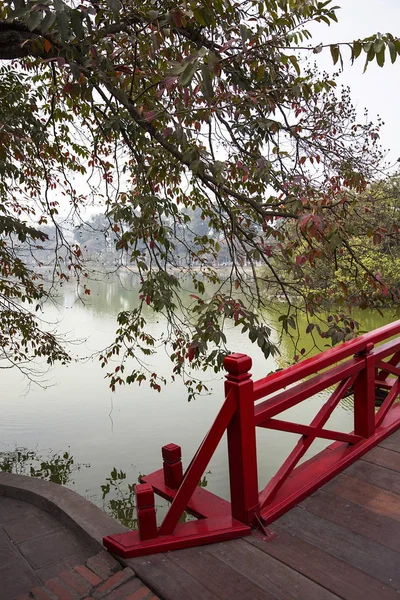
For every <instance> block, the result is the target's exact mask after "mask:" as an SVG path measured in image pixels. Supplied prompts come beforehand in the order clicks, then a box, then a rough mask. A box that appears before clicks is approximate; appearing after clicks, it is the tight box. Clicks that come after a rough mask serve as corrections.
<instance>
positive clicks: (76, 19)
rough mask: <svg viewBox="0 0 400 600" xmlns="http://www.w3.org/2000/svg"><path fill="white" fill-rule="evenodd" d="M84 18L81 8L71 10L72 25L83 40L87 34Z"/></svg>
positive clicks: (78, 36) (73, 29)
mask: <svg viewBox="0 0 400 600" xmlns="http://www.w3.org/2000/svg"><path fill="white" fill-rule="evenodd" d="M82 20H83V15H82V13H81V11H80V10H73V11H72V12H71V27H72V31H73V32H74V34H75V35H76V37H77V38H78V40H82V39H83V38H84V36H85V31H84V29H83V24H82Z"/></svg>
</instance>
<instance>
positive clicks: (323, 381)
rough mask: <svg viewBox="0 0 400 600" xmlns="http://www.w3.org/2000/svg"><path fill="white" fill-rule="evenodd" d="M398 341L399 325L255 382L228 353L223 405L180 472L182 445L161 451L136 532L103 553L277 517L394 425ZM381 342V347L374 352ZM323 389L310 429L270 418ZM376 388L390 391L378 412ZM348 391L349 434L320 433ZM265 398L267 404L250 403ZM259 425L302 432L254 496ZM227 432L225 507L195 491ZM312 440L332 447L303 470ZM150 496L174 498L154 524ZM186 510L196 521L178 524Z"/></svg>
mask: <svg viewBox="0 0 400 600" xmlns="http://www.w3.org/2000/svg"><path fill="white" fill-rule="evenodd" d="M399 334H400V320H399V321H396V322H395V323H391V324H390V325H385V326H384V327H380V328H379V329H377V330H375V331H372V332H370V333H367V334H364V335H361V336H360V337H358V338H356V339H354V340H351V341H349V342H345V343H343V344H340V345H339V346H337V347H335V348H331V349H329V350H326V351H324V352H322V353H320V354H318V355H316V356H314V357H312V358H308V359H305V360H303V361H301V362H299V363H298V364H296V365H293V366H292V367H288V368H287V369H284V370H282V371H279V372H277V373H273V374H271V375H269V376H268V377H265V378H263V379H260V380H259V381H255V382H253V381H252V379H251V375H250V373H249V370H250V368H251V359H250V357H248V356H246V355H244V354H232V355H230V356H228V357H227V358H226V359H225V361H224V366H225V368H226V370H227V371H228V374H227V381H226V384H225V402H224V404H223V406H222V408H221V410H220V411H219V414H218V415H217V418H216V419H215V421H214V424H213V425H212V426H211V428H210V430H209V432H208V433H207V435H206V436H205V438H204V440H203V442H202V444H201V445H200V447H199V449H198V451H197V453H196V454H195V456H194V457H193V460H192V461H191V463H190V465H189V467H188V468H187V470H186V472H185V474H184V475H183V476H182V464H181V449H180V447H179V446H176V445H175V444H168V445H167V446H164V447H163V458H164V467H163V469H161V470H160V471H156V472H155V473H152V474H150V475H148V476H146V477H144V478H143V481H144V482H145V483H143V484H142V485H138V486H137V487H136V496H137V511H138V522H139V531H138V532H137V531H135V532H129V533H125V534H119V535H115V536H107V537H106V538H105V539H104V544H105V545H106V547H107V548H109V549H110V550H112V551H113V552H115V553H116V554H119V555H121V556H124V557H130V556H139V555H143V554H149V553H153V552H162V551H165V550H173V549H176V548H184V547H187V546H193V545H199V544H204V543H211V542H216V541H222V540H226V539H233V538H235V537H239V536H243V535H248V534H249V533H250V527H251V526H257V525H259V526H261V527H263V525H265V524H267V523H269V522H270V521H272V520H274V519H276V518H277V517H279V516H280V515H281V514H283V513H284V512H285V511H287V510H288V509H289V508H290V507H291V506H293V505H294V504H296V503H297V502H299V501H300V500H302V499H303V498H304V497H306V496H307V495H308V494H309V493H311V492H312V491H313V490H315V489H316V488H318V487H319V486H321V485H322V484H323V483H325V482H326V481H328V480H329V479H330V478H332V477H333V476H334V475H335V474H336V473H339V472H340V471H342V470H343V469H344V468H346V467H347V466H348V465H349V464H350V463H352V462H354V461H355V460H357V458H359V457H360V456H361V455H362V454H363V453H365V452H367V451H368V450H369V449H370V448H372V447H373V446H374V445H376V444H377V443H378V442H379V441H380V440H382V439H383V438H384V437H386V436H388V435H390V434H391V433H392V432H393V431H395V430H396V429H398V428H400V403H399V404H397V405H395V401H396V398H397V396H398V395H399V393H400V383H399V382H400V368H399V363H400V335H399ZM395 336H396V338H395V339H392V338H394V337H395ZM381 342H385V343H383V344H381V345H379V346H376V344H380V343H381ZM384 359H385V360H384ZM332 386H334V387H335V389H334V390H333V391H332V390H331V388H332ZM323 390H329V397H328V399H327V400H326V402H325V404H324V405H323V406H322V408H320V409H319V410H318V412H317V414H316V416H315V417H314V419H312V421H311V423H310V424H309V425H304V424H301V423H293V422H289V421H287V420H282V419H278V418H276V417H277V416H278V415H279V414H281V413H282V412H284V411H286V410H287V409H289V408H291V407H293V406H295V405H296V404H299V403H300V402H303V401H304V400H306V399H308V398H310V397H312V396H313V395H315V394H317V393H319V392H321V391H323ZM376 390H386V392H385V393H386V397H385V398H384V399H383V402H382V405H381V406H380V408H379V410H378V411H377V412H376V410H375V396H376ZM349 393H351V394H352V395H353V396H354V431H353V432H341V431H334V430H332V429H325V428H324V427H325V424H326V423H327V421H328V419H329V417H330V416H331V414H332V412H333V411H334V410H335V408H336V407H337V406H338V404H339V403H340V401H341V399H342V398H343V397H345V396H346V395H348V394H349ZM266 396H267V397H266ZM265 397H266V398H265ZM261 398H265V399H264V400H263V401H262V402H259V403H258V404H256V402H257V400H261ZM256 427H262V428H264V429H277V430H280V431H286V432H291V433H297V434H300V435H301V438H300V439H299V441H298V442H297V443H296V445H295V447H294V448H293V450H292V452H291V453H290V454H289V456H288V457H287V458H286V460H285V461H284V462H283V464H282V466H281V467H280V468H279V469H278V471H277V473H276V474H275V475H274V476H273V477H272V479H271V480H270V482H269V483H268V485H267V486H266V487H265V489H264V490H261V492H260V493H259V492H258V473H257V452H256ZM225 431H226V432H227V441H228V457H229V478H230V490H231V503H229V502H226V501H225V500H223V499H221V498H218V497H217V496H215V495H214V494H212V493H210V492H209V491H208V490H205V489H202V488H199V487H197V483H198V481H199V480H200V478H201V476H202V474H203V472H204V471H205V469H206V468H207V465H208V463H209V461H210V459H211V457H212V455H213V453H214V451H215V449H216V447H217V445H218V443H219V442H220V440H221V438H222V436H223V434H224V432H225ZM317 438H324V439H331V440H335V441H334V443H333V444H331V446H329V447H328V448H327V449H326V450H324V451H323V452H320V453H319V454H317V455H316V456H314V457H313V458H312V459H310V460H309V461H306V462H305V463H303V464H301V465H300V466H299V462H300V460H301V458H302V457H303V456H304V454H305V453H306V452H307V450H308V449H309V448H310V446H311V445H312V443H313V442H314V440H315V439H317ZM170 485H172V486H174V489H172V488H170V487H168V486H170ZM175 488H176V489H175ZM154 491H155V492H157V493H158V494H160V495H161V496H163V497H164V498H167V499H169V500H171V501H172V504H171V506H170V508H169V511H168V512H167V514H166V516H165V518H164V520H163V522H162V524H161V526H160V527H157V523H156V511H155V506H154ZM185 509H186V510H187V511H189V512H191V513H192V514H193V515H194V516H196V517H197V518H198V519H199V520H198V521H195V522H189V523H183V524H178V521H179V519H180V517H181V515H182V513H183V511H184V510H185Z"/></svg>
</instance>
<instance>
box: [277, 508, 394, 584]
mask: <svg viewBox="0 0 400 600" xmlns="http://www.w3.org/2000/svg"><path fill="white" fill-rule="evenodd" d="M276 523H277V525H278V526H279V527H283V528H284V529H285V531H290V532H291V533H293V534H294V535H295V536H296V537H299V538H300V539H301V540H303V541H305V542H308V543H309V544H312V545H313V546H317V548H320V549H322V550H325V551H326V552H328V553H329V554H332V556H336V558H339V559H340V560H343V561H344V562H347V563H348V564H349V565H352V566H353V567H356V568H357V569H359V570H360V571H363V572H364V573H366V574H367V575H369V574H372V575H373V576H374V577H375V579H378V580H379V581H381V582H382V583H384V584H385V585H387V586H389V587H392V588H394V589H395V590H399V591H400V568H399V566H400V554H398V553H397V552H395V551H393V550H391V549H390V548H387V547H385V546H383V545H382V544H378V543H377V542H374V541H373V540H370V539H368V538H366V537H364V536H363V535H359V534H357V533H354V532H352V531H349V530H348V529H346V528H345V527H342V526H339V525H336V524H334V523H331V522H330V521H327V520H326V519H324V518H321V517H318V516H317V515H315V514H312V513H310V512H308V511H307V510H305V509H304V508H302V507H301V506H297V507H295V508H293V509H292V510H291V511H289V512H288V513H287V514H285V515H284V516H283V517H281V518H280V519H278V520H277V521H276ZM366 526H367V524H366ZM272 543H273V542H272Z"/></svg>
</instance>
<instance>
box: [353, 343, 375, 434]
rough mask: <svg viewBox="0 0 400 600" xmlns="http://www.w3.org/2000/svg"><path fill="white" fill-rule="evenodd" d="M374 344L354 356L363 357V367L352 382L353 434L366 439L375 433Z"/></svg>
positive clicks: (369, 344)
mask: <svg viewBox="0 0 400 600" xmlns="http://www.w3.org/2000/svg"><path fill="white" fill-rule="evenodd" d="M373 348H374V344H373V343H372V342H371V343H368V344H367V346H366V347H365V350H363V351H362V352H359V353H358V354H356V355H355V356H356V357H357V358H361V357H365V358H364V360H365V367H364V369H363V370H362V371H361V372H360V374H359V375H358V377H357V379H356V380H355V382H354V433H355V434H356V435H361V436H362V437H364V438H368V437H370V436H371V435H373V434H374V433H375V356H374V355H373V354H371V352H372V350H373Z"/></svg>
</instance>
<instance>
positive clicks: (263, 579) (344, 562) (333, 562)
mask: <svg viewBox="0 0 400 600" xmlns="http://www.w3.org/2000/svg"><path fill="white" fill-rule="evenodd" d="M268 529H269V530H270V531H271V532H273V533H274V534H276V535H275V537H272V536H271V538H266V537H265V536H262V535H261V534H258V533H254V534H253V535H251V536H250V537H247V538H243V539H240V540H235V541H231V542H224V543H220V544H213V545H209V546H202V547H199V548H191V549H188V550H178V551H175V552H170V553H167V554H156V555H153V556H146V557H142V558H135V559H130V560H128V561H126V562H127V564H129V566H132V567H133V569H134V570H135V571H136V573H137V575H138V576H139V577H140V578H141V579H143V580H144V581H145V583H146V584H147V585H148V586H149V587H150V588H151V589H152V590H153V591H154V592H155V593H157V594H158V595H159V596H160V597H161V598H163V599H164V600H200V599H201V600H286V599H288V600H289V599H290V600H291V599H294V598H295V599H298V600H306V599H307V600H336V599H339V598H341V599H342V600H399V599H400V430H399V431H397V432H396V433H394V434H393V435H392V436H391V437H390V438H388V439H386V440H385V441H383V442H381V443H380V444H379V445H378V446H377V447H375V448H374V449H373V450H371V451H370V452H368V454H366V455H364V456H363V457H362V458H361V459H360V460H358V461H357V462H356V463H354V464H353V465H352V466H351V467H349V468H348V469H346V470H345V471H344V472H343V473H342V474H340V475H338V476H337V477H335V478H334V479H333V480H332V481H330V482H329V483H327V484H326V485H325V486H323V487H322V488H321V489H320V490H318V491H317V492H316V493H314V494H313V495H312V496H310V497H309V498H307V499H306V500H305V501H303V502H302V503H301V504H299V505H298V506H296V507H295V508H294V509H292V510H291V511H289V512H288V513H287V514H286V515H284V516H283V517H281V518H280V519H278V520H277V521H275V522H274V523H273V524H272V525H271V526H270V527H269V528H268Z"/></svg>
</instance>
